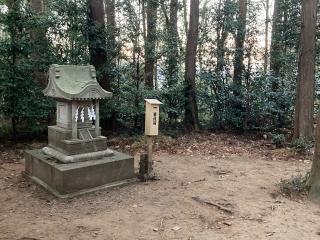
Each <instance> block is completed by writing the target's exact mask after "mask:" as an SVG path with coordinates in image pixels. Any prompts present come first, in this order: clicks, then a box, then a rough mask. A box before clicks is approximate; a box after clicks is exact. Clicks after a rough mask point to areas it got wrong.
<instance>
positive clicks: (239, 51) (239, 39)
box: [233, 0, 247, 89]
mask: <svg viewBox="0 0 320 240" xmlns="http://www.w3.org/2000/svg"><path fill="white" fill-rule="evenodd" d="M246 18H247V0H239V14H238V28H237V35H236V40H235V42H236V52H235V59H234V75H233V82H234V85H235V89H239V87H240V86H241V85H242V75H243V70H244V64H243V58H244V57H243V55H244V41H245V37H246Z"/></svg>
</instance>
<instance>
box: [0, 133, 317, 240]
mask: <svg viewBox="0 0 320 240" xmlns="http://www.w3.org/2000/svg"><path fill="white" fill-rule="evenodd" d="M39 145H40V144H37V143H34V144H31V145H30V144H29V145H22V146H18V148H17V149H9V150H8V149H6V150H4V149H5V148H6V147H5V146H2V149H1V148H0V190H1V195H0V239H9V240H14V239H20V240H22V239H24V240H38V239H48V240H51V239H52V240H53V239H55V240H57V239H61V240H64V239H66V240H84V239H99V240H100V239H101V240H109V239H110V240H122V239H123V240H127V239H128V240H129V239H130V240H133V239H137V240H138V239H139V240H151V239H159V240H163V239H186V240H213V239H237V240H240V239H277V240H278V239H291V240H294V239H299V240H300V239H319V238H320V221H319V219H320V208H319V206H317V205H315V204H313V203H312V202H310V201H309V200H308V199H288V198H285V197H284V196H282V195H281V194H278V188H279V187H278V184H279V182H280V180H281V179H288V178H290V177H291V176H292V175H297V174H299V173H305V172H306V171H307V170H308V169H310V167H311V161H310V158H311V156H307V157H302V156H301V157H300V156H297V155H295V154H293V153H292V152H290V151H289V150H288V149H280V150H274V149H273V148H272V147H271V146H270V144H269V143H268V141H265V140H257V139H250V138H248V139H247V138H245V139H244V138H243V137H236V136H231V135H230V136H229V135H217V134H207V135H205V136H200V135H196V136H184V137H180V138H179V139H178V140H173V139H169V140H168V141H162V142H161V141H160V143H159V144H158V148H157V149H158V151H157V153H156V156H155V169H156V170H157V172H158V175H159V176H160V178H161V179H160V180H159V181H154V182H147V183H141V182H138V183H135V184H132V185H128V186H124V187H120V188H115V189H111V190H105V191H100V192H95V193H92V194H88V195H84V196H80V197H75V198H72V199H64V200H61V199H57V198H55V197H53V196H51V195H50V194H48V193H47V192H46V191H44V190H43V189H42V188H41V187H38V186H37V185H35V184H33V183H32V182H30V181H29V180H26V179H24V178H23V176H22V174H21V173H22V172H23V169H24V165H23V149H25V148H35V147H39ZM114 148H118V149H124V150H126V151H133V152H137V151H136V150H135V149H134V147H133V145H125V146H120V145H119V146H118V145H114ZM137 159H138V158H137ZM136 166H138V163H137V161H136Z"/></svg>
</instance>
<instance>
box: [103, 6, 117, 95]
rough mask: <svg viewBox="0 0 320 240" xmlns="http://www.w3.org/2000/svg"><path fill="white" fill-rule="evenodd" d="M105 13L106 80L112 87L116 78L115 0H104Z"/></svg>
mask: <svg viewBox="0 0 320 240" xmlns="http://www.w3.org/2000/svg"><path fill="white" fill-rule="evenodd" d="M105 2H106V15H107V61H106V64H107V69H106V70H107V74H106V75H107V76H106V77H107V82H108V83H109V84H110V88H111V89H112V83H113V82H114V80H115V78H116V74H115V69H116V61H117V45H116V18H115V17H116V16H115V0H106V1H105Z"/></svg>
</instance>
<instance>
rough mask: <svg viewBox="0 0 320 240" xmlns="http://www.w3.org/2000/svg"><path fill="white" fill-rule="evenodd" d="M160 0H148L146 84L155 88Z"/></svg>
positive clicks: (150, 87)
mask: <svg viewBox="0 0 320 240" xmlns="http://www.w3.org/2000/svg"><path fill="white" fill-rule="evenodd" d="M158 5H159V3H158V0H147V36H146V41H145V84H146V86H147V87H148V88H149V89H153V88H154V82H153V77H154V72H155V71H154V67H155V62H156V41H157V19H158V16H157V12H158Z"/></svg>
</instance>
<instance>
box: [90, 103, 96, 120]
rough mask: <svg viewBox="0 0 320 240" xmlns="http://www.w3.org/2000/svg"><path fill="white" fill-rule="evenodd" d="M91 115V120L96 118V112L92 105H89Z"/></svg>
mask: <svg viewBox="0 0 320 240" xmlns="http://www.w3.org/2000/svg"><path fill="white" fill-rule="evenodd" d="M91 115H92V118H93V120H96V113H95V111H94V107H93V105H92V106H91Z"/></svg>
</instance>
